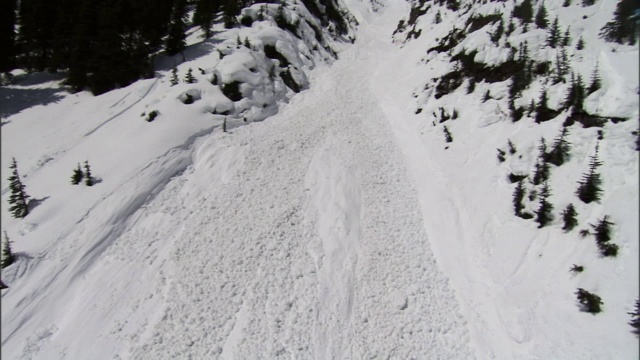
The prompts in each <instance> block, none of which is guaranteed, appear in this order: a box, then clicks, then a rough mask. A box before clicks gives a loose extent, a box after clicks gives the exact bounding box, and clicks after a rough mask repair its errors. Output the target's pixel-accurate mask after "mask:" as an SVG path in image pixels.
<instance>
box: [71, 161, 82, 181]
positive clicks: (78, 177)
mask: <svg viewBox="0 0 640 360" xmlns="http://www.w3.org/2000/svg"><path fill="white" fill-rule="evenodd" d="M83 177H84V174H83V173H82V168H81V167H80V163H78V167H77V168H75V169H73V175H71V184H72V185H78V184H80V182H81V181H82V178H83Z"/></svg>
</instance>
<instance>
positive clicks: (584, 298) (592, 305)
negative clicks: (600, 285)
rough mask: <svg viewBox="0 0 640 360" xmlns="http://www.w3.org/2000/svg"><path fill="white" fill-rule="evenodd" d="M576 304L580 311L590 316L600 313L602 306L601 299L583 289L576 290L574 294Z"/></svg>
mask: <svg viewBox="0 0 640 360" xmlns="http://www.w3.org/2000/svg"><path fill="white" fill-rule="evenodd" d="M575 294H576V297H577V298H578V302H579V303H580V310H582V311H584V312H588V313H592V314H597V313H599V312H601V311H602V309H601V308H600V306H601V305H603V302H602V299H601V298H600V296H598V295H596V294H592V293H590V292H588V291H586V290H585V289H581V288H578V291H576V292H575Z"/></svg>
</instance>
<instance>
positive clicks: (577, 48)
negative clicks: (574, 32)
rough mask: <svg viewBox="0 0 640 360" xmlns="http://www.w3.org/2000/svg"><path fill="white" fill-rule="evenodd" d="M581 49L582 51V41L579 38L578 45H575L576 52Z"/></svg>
mask: <svg viewBox="0 0 640 360" xmlns="http://www.w3.org/2000/svg"><path fill="white" fill-rule="evenodd" d="M582 49H584V39H583V38H582V36H580V39H578V43H577V44H576V50H582Z"/></svg>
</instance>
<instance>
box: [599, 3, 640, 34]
mask: <svg viewBox="0 0 640 360" xmlns="http://www.w3.org/2000/svg"><path fill="white" fill-rule="evenodd" d="M638 11H640V5H639V4H638V2H637V1H636V0H620V2H618V5H616V10H615V11H614V12H613V19H612V20H611V21H609V22H608V23H607V24H606V25H605V26H603V27H602V29H601V30H600V36H601V37H603V38H604V39H605V40H606V41H610V42H617V43H619V44H624V43H627V44H629V45H635V44H636V41H637V40H638V31H639V28H640V25H639V23H638V20H637V16H638V15H637V13H638Z"/></svg>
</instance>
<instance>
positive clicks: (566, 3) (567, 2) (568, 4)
mask: <svg viewBox="0 0 640 360" xmlns="http://www.w3.org/2000/svg"><path fill="white" fill-rule="evenodd" d="M562 6H563V7H569V6H571V0H564V2H563V3H562Z"/></svg>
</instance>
